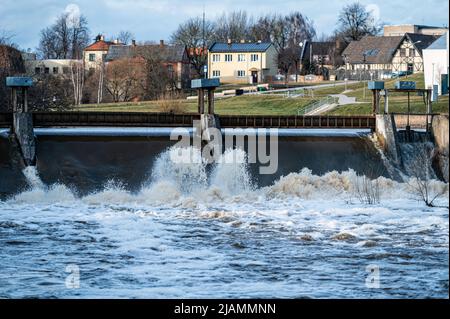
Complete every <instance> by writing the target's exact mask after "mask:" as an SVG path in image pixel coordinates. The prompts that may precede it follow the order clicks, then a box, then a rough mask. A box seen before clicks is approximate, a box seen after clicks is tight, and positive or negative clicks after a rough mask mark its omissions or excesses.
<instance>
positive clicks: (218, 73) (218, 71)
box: [212, 70, 220, 78]
mask: <svg viewBox="0 0 450 319" xmlns="http://www.w3.org/2000/svg"><path fill="white" fill-rule="evenodd" d="M212 76H213V78H218V77H220V70H213V71H212Z"/></svg>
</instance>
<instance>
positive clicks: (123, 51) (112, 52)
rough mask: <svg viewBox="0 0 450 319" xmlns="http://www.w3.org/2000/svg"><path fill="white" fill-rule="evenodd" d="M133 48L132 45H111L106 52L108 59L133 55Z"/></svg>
mask: <svg viewBox="0 0 450 319" xmlns="http://www.w3.org/2000/svg"><path fill="white" fill-rule="evenodd" d="M132 48H133V47H132V46H131V45H110V46H109V50H108V53H107V54H106V61H113V60H117V59H122V58H131V57H133V54H134V53H133V50H132Z"/></svg>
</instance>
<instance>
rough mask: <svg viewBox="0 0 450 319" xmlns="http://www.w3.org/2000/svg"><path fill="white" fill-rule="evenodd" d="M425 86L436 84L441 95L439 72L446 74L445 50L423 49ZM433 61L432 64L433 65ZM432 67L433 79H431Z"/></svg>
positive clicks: (429, 86)
mask: <svg viewBox="0 0 450 319" xmlns="http://www.w3.org/2000/svg"><path fill="white" fill-rule="evenodd" d="M423 60H424V77H425V88H430V89H431V88H433V84H437V85H438V88H439V95H441V74H447V72H448V70H447V68H448V60H447V50H433V49H426V50H423ZM433 63H434V66H433ZM433 67H434V79H433Z"/></svg>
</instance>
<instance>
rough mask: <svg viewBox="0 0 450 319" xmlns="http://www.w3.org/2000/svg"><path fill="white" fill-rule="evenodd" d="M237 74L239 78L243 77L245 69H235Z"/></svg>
mask: <svg viewBox="0 0 450 319" xmlns="http://www.w3.org/2000/svg"><path fill="white" fill-rule="evenodd" d="M237 75H238V77H239V78H243V77H244V76H245V71H243V70H239V71H237Z"/></svg>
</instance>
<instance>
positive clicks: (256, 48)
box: [209, 42, 272, 53]
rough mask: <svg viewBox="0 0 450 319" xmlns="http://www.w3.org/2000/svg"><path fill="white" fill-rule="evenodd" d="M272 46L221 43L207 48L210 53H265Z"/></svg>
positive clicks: (257, 43) (266, 44)
mask: <svg viewBox="0 0 450 319" xmlns="http://www.w3.org/2000/svg"><path fill="white" fill-rule="evenodd" d="M271 45H272V43H270V42H261V43H259V42H252V43H231V44H228V43H223V42H215V43H213V44H212V45H211V46H210V47H209V51H210V52H212V53H213V52H217V53H219V52H265V51H267V49H269V47H270V46H271Z"/></svg>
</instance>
